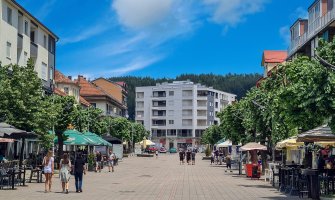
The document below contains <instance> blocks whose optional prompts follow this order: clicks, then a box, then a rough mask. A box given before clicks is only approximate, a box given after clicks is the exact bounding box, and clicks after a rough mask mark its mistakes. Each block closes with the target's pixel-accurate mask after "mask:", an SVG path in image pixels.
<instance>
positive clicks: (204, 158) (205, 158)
mask: <svg viewBox="0 0 335 200" xmlns="http://www.w3.org/2000/svg"><path fill="white" fill-rule="evenodd" d="M211 158H212V157H210V156H204V157H202V159H203V160H211Z"/></svg>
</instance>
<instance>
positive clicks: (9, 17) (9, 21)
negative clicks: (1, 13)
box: [7, 7, 13, 25]
mask: <svg viewBox="0 0 335 200" xmlns="http://www.w3.org/2000/svg"><path fill="white" fill-rule="evenodd" d="M7 22H8V24H10V25H12V23H13V22H12V9H10V8H9V7H7Z"/></svg>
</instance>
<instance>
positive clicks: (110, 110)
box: [75, 75, 126, 117]
mask: <svg viewBox="0 0 335 200" xmlns="http://www.w3.org/2000/svg"><path fill="white" fill-rule="evenodd" d="M75 83H78V84H79V86H80V96H82V97H83V98H84V99H85V100H86V101H88V102H89V103H90V104H91V106H93V107H95V108H99V109H101V110H102V111H103V113H102V114H103V115H105V116H112V117H124V116H123V113H122V110H124V109H126V107H125V106H124V105H123V104H122V103H120V102H119V101H118V100H116V99H115V97H113V96H112V95H110V94H109V93H108V92H106V91H105V90H103V89H102V88H100V87H98V86H96V85H95V84H93V83H92V82H90V81H88V80H87V79H86V78H85V77H83V76H80V75H79V76H78V79H76V80H75Z"/></svg>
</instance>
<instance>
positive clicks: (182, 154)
mask: <svg viewBox="0 0 335 200" xmlns="http://www.w3.org/2000/svg"><path fill="white" fill-rule="evenodd" d="M179 160H180V165H181V164H184V152H183V151H182V150H181V149H180V150H179Z"/></svg>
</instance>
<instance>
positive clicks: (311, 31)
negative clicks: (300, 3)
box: [288, 7, 335, 56]
mask: <svg viewBox="0 0 335 200" xmlns="http://www.w3.org/2000/svg"><path fill="white" fill-rule="evenodd" d="M334 20H335V7H334V8H333V9H332V10H330V11H328V12H327V13H326V14H325V15H324V16H321V17H318V18H317V19H315V20H314V22H311V23H308V32H306V33H304V34H303V35H302V36H300V37H298V38H296V39H294V40H293V41H291V45H290V47H289V49H288V53H289V56H291V55H292V54H294V53H295V52H296V51H297V50H298V49H299V48H300V47H302V46H303V45H305V44H306V43H307V42H308V41H309V40H310V39H311V38H313V37H314V36H315V35H316V34H318V33H319V32H320V31H321V30H322V29H324V28H325V27H326V26H328V25H329V23H330V22H332V21H334Z"/></svg>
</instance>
